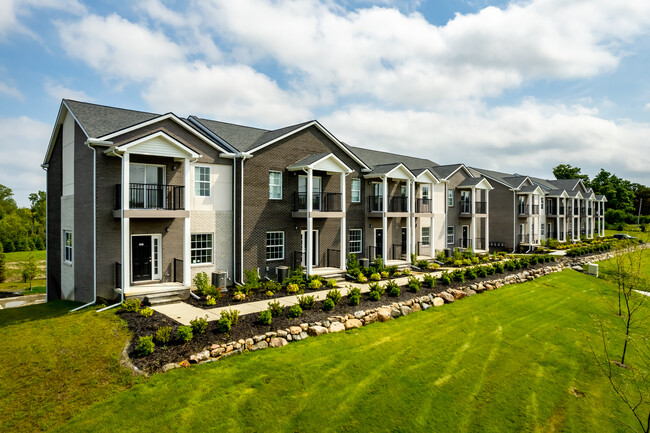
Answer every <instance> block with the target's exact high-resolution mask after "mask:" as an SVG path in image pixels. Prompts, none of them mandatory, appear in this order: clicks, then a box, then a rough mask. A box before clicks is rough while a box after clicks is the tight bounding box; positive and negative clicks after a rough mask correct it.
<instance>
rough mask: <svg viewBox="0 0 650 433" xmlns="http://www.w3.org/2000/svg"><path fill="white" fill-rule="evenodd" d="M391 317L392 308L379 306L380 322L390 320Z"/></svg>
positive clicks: (378, 316)
mask: <svg viewBox="0 0 650 433" xmlns="http://www.w3.org/2000/svg"><path fill="white" fill-rule="evenodd" d="M390 318H391V308H389V307H381V308H377V320H378V321H379V322H388V321H389V320H390Z"/></svg>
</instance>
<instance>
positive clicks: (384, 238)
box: [381, 176, 388, 263]
mask: <svg viewBox="0 0 650 433" xmlns="http://www.w3.org/2000/svg"><path fill="white" fill-rule="evenodd" d="M381 194H382V202H383V204H382V214H381V232H382V233H381V254H382V257H381V258H382V259H384V263H386V260H388V258H387V256H388V233H386V230H387V228H388V217H387V216H386V212H387V211H388V178H387V177H386V176H384V178H383V180H382V192H381Z"/></svg>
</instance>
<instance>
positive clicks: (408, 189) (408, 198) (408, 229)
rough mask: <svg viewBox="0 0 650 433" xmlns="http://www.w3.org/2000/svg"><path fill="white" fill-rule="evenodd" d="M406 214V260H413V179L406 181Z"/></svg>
mask: <svg viewBox="0 0 650 433" xmlns="http://www.w3.org/2000/svg"><path fill="white" fill-rule="evenodd" d="M406 194H407V195H406V212H407V213H408V217H407V218H406V251H405V254H404V255H405V256H406V260H407V261H410V260H411V246H412V245H413V242H412V241H413V240H412V239H411V236H412V235H413V227H414V226H415V224H414V222H413V221H412V220H411V199H412V198H413V195H412V194H411V179H407V180H406Z"/></svg>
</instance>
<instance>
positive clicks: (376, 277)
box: [370, 273, 381, 281]
mask: <svg viewBox="0 0 650 433" xmlns="http://www.w3.org/2000/svg"><path fill="white" fill-rule="evenodd" d="M379 280H381V275H380V274H378V273H374V274H372V275H370V281H379Z"/></svg>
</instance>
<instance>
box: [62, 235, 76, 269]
mask: <svg viewBox="0 0 650 433" xmlns="http://www.w3.org/2000/svg"><path fill="white" fill-rule="evenodd" d="M68 234H69V235H70V246H68ZM73 248H74V238H73V237H72V230H63V263H66V264H68V265H71V264H72V261H73V260H74V255H73V254H74V249H73ZM68 249H70V260H68V259H67V256H68V255H67V251H68Z"/></svg>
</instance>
